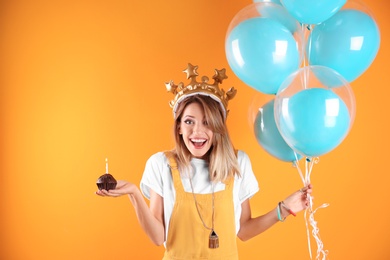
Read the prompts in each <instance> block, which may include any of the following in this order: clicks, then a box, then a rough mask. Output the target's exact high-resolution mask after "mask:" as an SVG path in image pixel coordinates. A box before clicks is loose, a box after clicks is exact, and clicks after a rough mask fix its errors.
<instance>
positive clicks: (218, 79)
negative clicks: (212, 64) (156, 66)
mask: <svg viewBox="0 0 390 260" xmlns="http://www.w3.org/2000/svg"><path fill="white" fill-rule="evenodd" d="M197 69H198V66H194V65H192V64H191V63H188V66H187V68H186V69H185V70H183V72H185V73H186V74H187V79H191V80H190V83H188V85H184V84H183V82H180V83H179V84H178V85H176V84H174V83H173V81H172V80H171V81H169V82H168V83H165V87H166V89H167V91H168V92H171V93H172V94H174V95H175V97H174V99H173V100H171V101H170V102H169V105H170V106H171V107H172V108H173V113H174V116H175V113H176V108H177V105H178V104H179V103H180V102H181V101H182V100H183V99H184V98H185V97H187V96H192V95H205V96H209V97H211V98H213V99H214V100H215V101H217V102H219V104H220V105H221V107H222V108H223V111H224V116H225V118H226V116H227V113H228V109H227V106H228V101H229V100H231V99H233V98H234V97H235V95H236V93H237V90H236V89H234V87H231V88H230V89H229V90H228V91H227V92H226V93H225V91H224V90H223V89H220V88H219V84H222V81H223V80H224V79H227V78H228V77H227V76H226V69H221V70H218V69H215V75H214V76H213V79H214V82H213V83H212V84H211V83H209V78H208V77H207V76H203V77H202V78H201V82H198V81H197V80H196V77H197V76H199V74H198V72H197Z"/></svg>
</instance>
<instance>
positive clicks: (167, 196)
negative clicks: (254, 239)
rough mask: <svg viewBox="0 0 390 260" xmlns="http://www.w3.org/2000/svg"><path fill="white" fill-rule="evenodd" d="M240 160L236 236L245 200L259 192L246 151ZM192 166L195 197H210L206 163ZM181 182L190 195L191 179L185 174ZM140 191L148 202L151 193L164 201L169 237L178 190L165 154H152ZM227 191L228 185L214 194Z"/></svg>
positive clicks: (218, 186) (235, 198)
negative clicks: (201, 195)
mask: <svg viewBox="0 0 390 260" xmlns="http://www.w3.org/2000/svg"><path fill="white" fill-rule="evenodd" d="M237 159H238V164H239V166H240V170H241V177H238V176H236V177H235V179H234V187H233V203H234V214H235V222H236V223H235V224H236V234H237V233H238V231H239V230H240V217H241V203H242V202H244V201H245V200H246V199H248V198H251V197H252V196H253V195H254V194H255V193H256V192H258V191H259V185H258V182H257V180H256V177H255V175H254V174H253V170H252V165H251V162H250V159H249V157H248V155H247V154H246V153H245V152H243V151H238V154H237ZM191 165H192V168H193V173H192V184H193V186H194V193H196V194H209V193H211V192H212V186H211V183H210V175H209V172H208V165H207V163H206V161H204V160H202V159H196V158H193V159H192V160H191ZM181 180H182V184H183V187H184V190H185V191H186V192H189V193H191V192H192V190H191V184H190V182H189V179H188V177H187V176H186V175H184V174H182V176H181ZM140 187H141V191H142V194H143V195H144V196H145V197H146V198H148V199H150V189H152V190H153V191H154V192H156V193H157V194H159V195H160V196H161V197H163V200H164V221H165V236H166V237H168V230H169V220H170V218H171V215H172V210H173V205H174V203H175V188H174V185H173V181H172V175H171V170H170V168H169V162H168V159H167V158H166V157H165V155H164V153H163V152H158V153H156V154H153V155H152V156H151V157H150V158H149V159H148V161H147V162H146V166H145V170H144V174H143V176H142V179H141V184H140ZM224 189H225V184H223V183H221V182H219V183H217V184H215V187H214V190H215V191H220V190H224Z"/></svg>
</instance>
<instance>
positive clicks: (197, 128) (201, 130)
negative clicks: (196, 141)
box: [193, 123, 205, 134]
mask: <svg viewBox="0 0 390 260" xmlns="http://www.w3.org/2000/svg"><path fill="white" fill-rule="evenodd" d="M193 132H194V134H198V133H204V132H205V126H204V125H203V124H201V123H199V124H195V125H194V128H193Z"/></svg>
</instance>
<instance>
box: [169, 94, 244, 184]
mask: <svg viewBox="0 0 390 260" xmlns="http://www.w3.org/2000/svg"><path fill="white" fill-rule="evenodd" d="M191 103H198V104H199V105H200V106H201V107H202V109H203V112H204V114H205V119H206V121H207V124H208V127H209V128H210V129H211V130H212V131H213V140H212V145H211V147H210V150H209V151H208V152H207V153H208V156H207V158H208V163H209V173H210V179H211V180H212V181H213V182H218V181H221V182H223V181H225V180H227V179H228V178H230V177H233V176H234V175H235V174H238V175H240V170H239V166H238V161H237V156H236V153H235V150H234V147H233V144H232V142H231V139H230V137H229V133H228V129H227V126H226V124H225V119H224V111H222V108H221V106H220V104H219V103H218V102H217V101H215V100H214V99H212V98H211V97H209V96H205V95H194V96H190V97H188V98H186V99H184V100H183V101H181V102H180V104H179V105H178V108H177V110H176V118H175V125H174V138H175V142H176V147H175V150H174V151H173V152H174V154H175V157H176V161H177V164H178V168H179V170H180V171H181V172H185V171H189V170H190V169H191V164H190V161H191V158H192V155H191V152H190V151H189V150H188V149H187V147H186V145H185V143H184V141H183V138H182V136H181V135H180V134H179V131H180V123H181V118H182V115H183V111H184V110H185V108H186V107H187V106H188V105H189V104H191Z"/></svg>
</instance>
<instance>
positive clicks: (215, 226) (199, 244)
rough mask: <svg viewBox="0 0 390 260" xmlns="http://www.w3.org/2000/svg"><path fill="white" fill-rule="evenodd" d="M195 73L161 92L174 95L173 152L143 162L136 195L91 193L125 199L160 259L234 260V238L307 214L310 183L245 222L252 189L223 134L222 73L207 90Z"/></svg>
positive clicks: (238, 154)
mask: <svg viewBox="0 0 390 260" xmlns="http://www.w3.org/2000/svg"><path fill="white" fill-rule="evenodd" d="M196 68H197V67H196V66H192V65H191V64H189V67H188V68H187V74H188V77H187V78H191V79H192V81H191V83H190V84H189V85H188V86H186V87H185V88H184V89H187V90H189V91H187V92H186V91H182V89H183V87H182V86H181V88H179V89H178V90H175V89H176V87H177V86H176V85H173V84H172V83H171V84H170V86H167V88H168V89H170V88H172V87H173V88H174V91H173V92H174V93H175V94H177V96H176V98H175V100H174V102H173V103H171V106H172V107H173V108H174V117H175V126H174V136H175V141H176V146H175V148H174V149H173V150H171V151H166V152H158V153H156V154H154V155H152V156H151V157H150V158H149V160H148V161H147V163H146V167H145V171H144V175H143V177H142V180H141V185H140V188H141V191H142V193H141V191H140V190H139V189H138V188H137V186H136V185H135V184H133V183H129V182H125V181H118V184H117V187H116V189H114V190H109V191H106V190H101V191H97V192H96V193H97V194H98V195H101V196H113V197H115V196H121V195H126V194H127V195H128V196H129V198H130V200H131V202H132V204H133V206H134V208H135V212H136V214H137V217H138V220H139V223H140V225H141V226H142V228H143V230H144V231H145V233H146V234H147V235H148V237H149V238H150V239H151V240H152V241H153V243H154V244H156V245H162V244H164V246H165V248H166V251H165V254H164V258H163V259H224V260H229V259H238V252H237V246H236V237H238V238H240V239H241V240H248V239H250V238H252V237H254V236H256V235H258V234H260V233H262V232H263V231H265V230H267V229H268V228H270V227H271V226H273V225H274V224H275V223H277V222H278V221H283V220H284V219H285V218H286V217H287V216H289V215H290V214H294V215H295V214H296V213H297V212H299V211H302V210H304V209H306V208H307V207H308V200H307V196H308V194H310V193H311V192H312V190H311V185H308V186H307V187H303V188H302V189H300V190H298V191H296V192H294V193H293V194H291V195H290V196H288V197H287V198H286V199H285V200H284V201H281V202H279V203H278V204H277V206H276V208H274V209H272V210H271V211H269V212H268V213H266V214H264V215H262V216H258V217H252V214H251V207H250V202H249V199H250V198H251V197H252V196H253V195H254V194H255V193H256V192H257V191H258V190H259V188H258V183H257V180H256V178H255V176H254V174H253V171H252V167H251V163H250V160H249V158H248V156H247V155H246V154H245V153H244V152H243V151H236V150H235V149H234V147H233V145H232V142H231V140H230V137H229V134H228V130H227V128H226V124H225V122H226V117H227V112H228V111H227V101H228V99H229V98H226V96H224V95H225V92H224V91H221V90H220V89H219V87H218V84H219V83H221V82H222V79H224V78H226V76H225V75H224V70H223V71H218V70H217V71H216V72H217V74H216V76H214V80H215V82H214V84H209V83H207V81H208V79H207V80H204V81H203V82H202V83H198V82H196V81H195V78H196V76H197V75H198V74H197V73H196ZM222 72H223V73H222ZM179 86H180V84H179ZM230 99H231V97H230ZM142 194H143V195H144V196H145V197H146V198H148V199H149V200H150V203H149V207H148V205H147V203H146V202H145V200H144V198H143V196H142Z"/></svg>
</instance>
